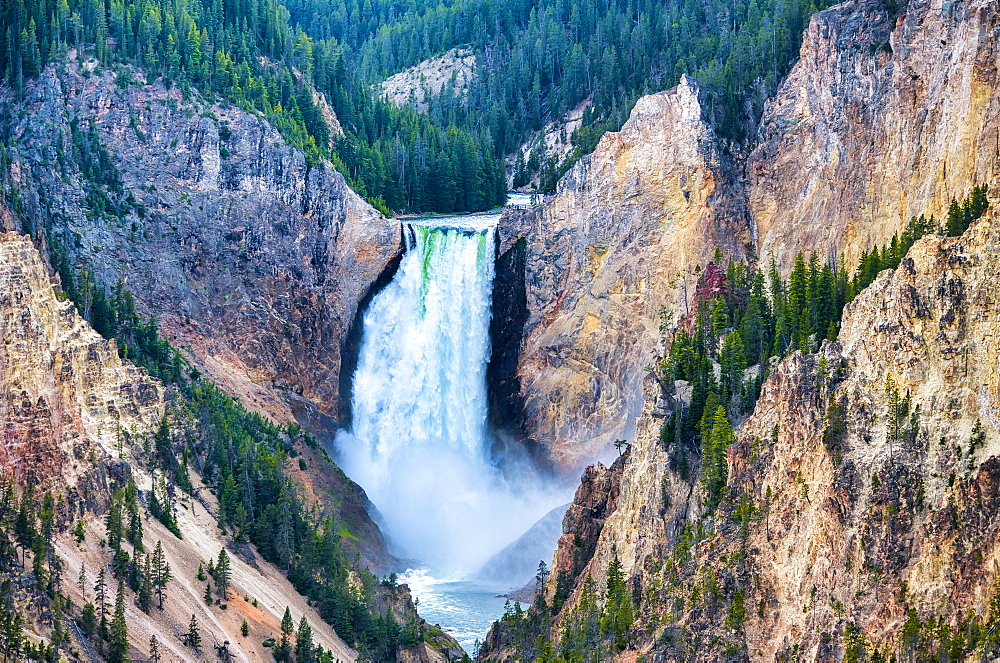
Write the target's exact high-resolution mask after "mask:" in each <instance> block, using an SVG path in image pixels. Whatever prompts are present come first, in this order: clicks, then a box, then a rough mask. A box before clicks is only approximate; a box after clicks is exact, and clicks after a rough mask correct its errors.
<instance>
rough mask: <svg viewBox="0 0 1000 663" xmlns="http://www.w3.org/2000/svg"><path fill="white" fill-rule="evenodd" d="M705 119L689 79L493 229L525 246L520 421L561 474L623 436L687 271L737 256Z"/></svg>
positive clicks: (734, 188) (726, 183)
mask: <svg viewBox="0 0 1000 663" xmlns="http://www.w3.org/2000/svg"><path fill="white" fill-rule="evenodd" d="M701 115H702V109H701V103H700V101H699V89H698V86H697V85H696V84H695V83H694V82H693V81H692V80H691V79H688V78H685V79H684V80H683V81H682V83H681V84H680V85H679V86H677V87H676V88H674V89H673V90H670V91H667V92H662V93H659V94H655V95H651V96H648V97H643V98H642V99H640V100H639V102H638V103H637V104H636V106H635V108H634V109H633V111H632V115H631V117H630V118H629V120H628V122H626V123H625V125H624V126H623V127H622V130H621V131H619V132H617V133H609V134H607V135H605V136H604V137H603V138H602V139H601V142H600V144H599V145H598V146H597V149H596V150H595V151H594V153H593V154H591V155H590V156H588V157H585V158H584V159H582V160H581V161H580V162H579V163H578V164H577V165H576V166H574V167H573V168H572V169H571V170H570V171H569V172H568V173H567V174H566V176H565V177H563V179H562V180H561V181H560V183H559V186H558V188H557V190H556V193H555V194H554V195H553V196H552V197H551V198H549V199H548V200H547V201H546V202H545V205H544V207H542V208H540V209H537V210H535V211H533V212H528V213H525V212H520V211H519V212H514V213H508V214H506V215H505V216H504V217H503V218H502V219H501V221H500V227H499V235H500V251H501V254H502V255H503V254H504V253H505V252H506V251H508V250H510V249H512V248H515V249H516V240H517V239H519V238H524V239H525V240H526V247H525V249H524V250H525V259H524V281H525V285H526V288H525V289H526V308H527V313H528V317H527V320H526V322H525V325H524V333H523V338H522V342H521V349H520V358H521V359H520V363H519V366H518V372H517V378H518V379H519V384H520V393H521V396H522V402H523V413H524V420H525V427H526V429H527V431H528V434H529V436H531V437H533V438H535V439H536V440H539V441H543V443H544V444H545V445H546V447H547V449H548V452H549V456H550V457H551V459H552V460H553V461H554V463H555V464H556V465H557V466H559V467H561V468H563V469H577V468H578V467H580V465H581V463H583V462H584V461H586V460H587V459H592V458H594V457H595V455H596V454H598V453H602V452H606V450H607V449H608V448H609V447H610V444H611V442H612V441H614V440H615V439H616V438H620V437H625V436H626V435H627V434H628V433H627V429H628V428H629V424H630V422H632V421H634V419H635V416H636V415H637V414H638V411H639V407H640V404H641V383H642V374H643V367H644V366H646V365H648V364H649V363H651V360H652V357H653V353H654V351H655V350H656V349H657V346H658V344H659V342H660V339H661V332H660V324H661V322H662V315H663V312H664V310H665V309H666V310H667V311H668V312H669V311H671V310H672V311H674V312H677V311H678V307H679V306H683V304H682V303H681V302H682V301H683V296H682V293H683V291H684V288H685V287H686V286H687V287H690V286H693V284H694V279H693V278H692V277H691V275H690V272H691V270H692V269H693V268H694V266H695V265H701V264H704V263H706V262H708V261H709V260H710V259H711V257H712V255H713V253H714V251H715V249H716V248H717V247H718V248H721V249H723V250H724V251H725V252H726V254H728V255H732V256H735V257H738V258H743V257H744V256H745V254H744V251H745V245H746V243H747V242H749V241H750V235H749V233H748V232H747V227H748V226H747V223H746V220H745V219H744V218H743V217H742V215H741V214H742V213H741V211H740V209H739V207H738V206H736V205H735V204H733V201H734V200H737V199H739V196H740V195H741V194H740V189H739V185H738V183H737V182H736V181H734V180H733V179H732V178H731V177H730V175H729V173H731V172H732V168H731V167H729V166H727V165H726V157H725V156H724V155H723V153H722V152H721V150H720V149H719V146H718V143H717V140H716V138H715V136H714V134H713V133H712V131H711V129H709V128H708V127H707V126H706V125H705V124H704V122H703V121H702V119H701ZM502 259H503V258H501V260H502ZM685 277H686V278H685ZM512 347H513V346H512Z"/></svg>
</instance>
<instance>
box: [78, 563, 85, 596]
mask: <svg viewBox="0 0 1000 663" xmlns="http://www.w3.org/2000/svg"><path fill="white" fill-rule="evenodd" d="M76 584H77V586H79V588H80V594H82V595H83V600H84V601H86V600H87V565H86V564H81V565H80V575H79V576H78V577H77V579H76Z"/></svg>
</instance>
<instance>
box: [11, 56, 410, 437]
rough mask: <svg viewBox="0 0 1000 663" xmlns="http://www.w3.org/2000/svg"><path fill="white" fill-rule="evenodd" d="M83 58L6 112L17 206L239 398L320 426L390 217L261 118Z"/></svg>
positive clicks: (388, 238)
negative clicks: (12, 114) (121, 285)
mask: <svg viewBox="0 0 1000 663" xmlns="http://www.w3.org/2000/svg"><path fill="white" fill-rule="evenodd" d="M92 67H93V62H80V61H79V60H77V59H76V58H75V57H73V54H72V52H71V57H70V58H69V59H68V61H67V62H65V63H63V64H59V65H53V66H50V67H49V68H47V69H46V70H45V72H43V74H42V75H41V77H40V78H39V80H38V81H37V82H36V83H34V84H32V85H30V86H29V87H28V90H27V93H26V98H25V100H24V101H23V102H22V103H21V104H20V105H19V106H18V107H17V111H16V112H17V113H18V115H17V118H18V119H15V121H14V122H13V126H12V128H11V132H12V138H11V147H10V148H9V154H10V157H11V175H12V179H13V183H14V185H15V186H16V187H17V189H18V190H19V193H20V198H21V206H20V207H21V211H22V212H23V213H24V214H25V215H26V216H27V217H28V218H29V219H30V220H31V224H32V226H33V227H34V228H42V227H46V228H50V229H51V232H52V233H53V234H54V235H55V236H57V237H60V238H62V241H63V244H64V245H65V249H66V251H67V253H68V254H69V256H70V258H71V259H72V260H73V261H74V264H75V265H79V266H81V267H84V268H86V269H87V270H88V271H90V272H92V273H94V274H95V275H96V276H97V280H98V281H99V282H102V283H103V284H105V285H106V286H108V287H111V286H113V285H114V284H115V283H116V282H117V281H118V280H119V279H122V280H124V281H125V283H126V284H127V286H128V287H129V288H130V289H131V290H132V292H133V293H134V294H135V296H136V298H137V300H138V303H139V306H140V308H141V310H142V312H143V313H145V314H148V315H155V316H156V317H157V319H158V320H159V322H160V324H161V326H162V328H163V329H164V330H165V331H166V332H167V334H168V336H169V337H170V338H171V339H172V340H173V341H174V343H175V344H176V345H177V346H179V347H181V348H182V349H183V350H185V351H186V353H187V354H188V356H189V357H190V358H191V360H192V361H193V362H194V364H195V365H196V366H198V367H199V368H200V369H202V370H203V371H204V372H206V373H207V374H209V375H210V376H211V377H212V379H213V380H214V381H216V382H217V383H218V384H220V386H222V387H223V388H225V389H226V390H227V391H229V392H230V393H231V394H233V395H235V396H237V397H239V398H240V399H241V400H242V401H243V402H244V403H246V404H247V405H248V406H249V407H252V408H255V409H257V410H259V411H263V412H266V413H267V414H269V415H271V416H272V417H274V418H276V419H278V420H289V419H291V418H293V417H295V418H297V419H298V420H299V421H300V422H302V423H306V424H309V425H311V426H312V427H313V428H314V429H317V430H320V431H323V430H330V429H332V428H333V427H334V426H335V425H336V423H337V422H338V421H339V420H340V417H341V415H342V412H341V398H340V397H341V394H340V379H339V378H340V368H341V365H342V362H343V357H342V347H343V345H344V341H345V338H346V336H347V333H348V329H349V328H350V326H351V324H352V322H353V320H354V317H355V313H356V311H357V307H358V303H359V302H360V301H361V299H362V298H363V297H364V296H365V294H366V293H367V292H368V290H369V288H370V287H371V285H372V283H374V282H375V280H376V279H377V278H378V276H379V274H380V273H382V271H383V270H384V269H385V268H386V266H387V264H388V263H389V262H390V261H391V259H392V258H393V256H395V255H396V254H397V252H398V250H399V246H400V230H399V226H398V223H396V222H395V221H393V220H391V219H386V218H384V217H382V216H381V215H380V214H378V213H377V212H376V211H375V210H374V209H372V208H371V207H370V206H369V205H368V204H367V203H365V202H364V201H363V200H361V199H360V198H359V197H358V196H357V195H356V194H355V193H354V192H353V191H351V189H350V188H349V187H348V186H347V184H346V182H345V181H344V179H343V177H341V176H340V175H339V174H338V173H336V172H335V171H334V170H333V169H332V168H330V167H329V166H328V165H327V166H326V167H323V166H310V165H309V164H308V163H307V162H306V159H305V157H304V156H303V155H302V154H301V153H299V152H297V151H296V150H294V149H292V148H291V147H289V146H287V145H286V144H285V143H284V141H283V140H282V139H281V137H280V136H279V134H278V132H277V131H276V130H275V129H274V128H273V127H272V126H270V125H269V124H268V123H267V122H266V121H264V120H263V119H261V118H259V117H256V116H254V115H251V114H248V113H245V112H243V111H242V110H240V109H238V108H236V107H232V106H222V105H219V104H214V103H212V102H209V101H206V100H204V99H201V98H200V97H198V96H197V93H196V92H193V91H192V92H190V93H189V94H188V96H187V98H185V97H184V95H182V93H181V91H180V90H178V89H176V88H172V89H169V90H168V89H166V88H165V87H164V86H163V85H162V83H159V82H158V83H154V84H146V83H144V82H143V80H142V77H141V73H139V72H133V71H130V70H126V69H122V70H120V71H119V72H118V73H115V72H112V71H107V70H104V71H102V72H100V73H90V69H92ZM102 150H103V151H104V152H105V156H104V159H103V161H101V158H102V157H101V151H102ZM95 160H96V161H98V162H99V165H100V168H99V169H97V170H95V169H94V168H93V167H88V165H89V164H91V163H92V162H93V161H95ZM97 172H100V173H101V174H100V175H99V176H98V175H95V173H97Z"/></svg>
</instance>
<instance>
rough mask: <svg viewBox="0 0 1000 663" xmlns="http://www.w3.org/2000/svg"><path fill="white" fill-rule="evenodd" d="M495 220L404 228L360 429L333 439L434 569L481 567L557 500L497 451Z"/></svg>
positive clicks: (363, 355) (357, 422) (405, 551)
mask: <svg viewBox="0 0 1000 663" xmlns="http://www.w3.org/2000/svg"><path fill="white" fill-rule="evenodd" d="M497 219H498V215H481V216H472V217H450V218H446V219H424V220H421V221H420V222H419V223H411V224H408V226H407V227H406V233H405V234H406V237H407V247H406V253H405V255H404V256H403V259H402V262H401V263H400V266H399V270H398V271H397V273H396V275H395V277H394V278H393V280H392V282H391V283H390V284H389V285H387V286H386V287H385V288H384V289H383V290H382V291H381V292H380V293H378V294H377V295H376V296H375V298H374V299H373V300H372V302H371V305H370V306H369V308H368V310H367V311H366V312H365V313H364V319H363V332H362V341H361V348H360V356H359V357H358V364H357V369H356V372H355V374H354V380H353V393H352V411H353V427H352V430H351V433H350V434H341V435H340V436H338V439H337V446H338V454H339V456H340V460H341V462H342V464H343V466H344V470H345V471H346V472H347V474H348V476H350V477H351V478H352V479H354V480H355V481H357V482H358V483H359V484H361V486H362V487H364V489H365V490H366V491H367V492H368V495H369V497H370V498H371V500H372V501H373V502H374V504H375V505H376V506H377V507H378V509H379V511H380V512H381V513H382V515H383V516H384V518H385V523H384V525H385V529H386V530H387V533H388V535H389V537H390V538H391V540H392V542H393V543H394V544H395V545H396V546H397V547H398V549H399V550H398V553H400V554H402V555H405V556H407V557H411V558H415V559H417V560H420V561H421V562H423V563H424V564H427V565H429V566H430V567H431V568H432V569H433V570H434V572H435V573H438V574H441V573H444V574H451V575H454V576H461V575H463V574H467V573H469V572H470V571H473V570H475V569H477V568H478V566H479V565H480V564H482V563H483V562H484V561H485V560H486V559H487V558H488V557H489V556H490V555H491V554H493V553H495V552H496V551H497V550H499V549H500V548H502V547H503V546H504V545H506V544H507V543H509V542H510V541H511V540H512V539H513V538H514V537H516V536H518V535H519V534H521V533H522V532H523V531H524V530H526V529H527V528H528V527H530V526H531V524H532V523H533V522H534V521H535V520H537V519H538V518H539V517H541V516H542V515H544V514H545V513H546V511H548V509H550V508H551V507H552V506H553V505H554V504H555V503H557V502H558V498H552V497H551V496H548V495H546V494H545V493H546V492H547V491H545V490H544V489H543V488H542V487H541V485H540V484H539V482H538V477H537V476H536V475H535V473H534V471H533V469H532V468H531V467H530V464H527V463H524V464H523V466H521V467H518V466H516V462H515V466H513V467H511V466H507V467H505V470H506V471H504V472H501V470H500V469H499V468H498V462H499V460H501V459H495V458H492V457H491V453H490V449H491V441H490V437H489V434H488V430H487V409H488V401H487V391H486V365H487V362H488V361H489V356H490V342H489V324H490V310H491V293H492V286H493V273H494V268H493V265H494V228H495V224H496V221H497Z"/></svg>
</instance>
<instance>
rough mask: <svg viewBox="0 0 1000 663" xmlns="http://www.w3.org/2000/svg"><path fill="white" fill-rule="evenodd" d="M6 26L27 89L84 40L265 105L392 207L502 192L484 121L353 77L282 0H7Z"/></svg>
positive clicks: (12, 77) (481, 199)
mask: <svg viewBox="0 0 1000 663" xmlns="http://www.w3.org/2000/svg"><path fill="white" fill-rule="evenodd" d="M0 29H2V34H3V35H4V39H5V41H4V43H3V46H2V47H0V71H2V72H3V76H4V80H5V81H6V82H7V83H8V84H9V85H10V86H11V87H12V88H14V89H15V90H16V91H18V92H22V93H23V91H24V89H25V84H26V81H28V80H30V79H31V78H34V77H36V76H38V75H39V74H40V73H41V71H42V69H43V67H44V66H45V65H46V64H47V63H49V62H52V61H54V60H58V59H59V58H61V57H62V56H63V54H64V53H66V52H67V50H68V49H70V48H75V49H77V50H78V51H79V50H83V51H84V52H86V53H88V54H90V53H92V54H93V55H94V56H95V57H96V58H97V59H98V60H99V61H100V62H101V63H102V64H103V65H106V66H109V65H111V64H112V63H127V64H130V65H134V66H136V67H140V68H142V69H143V70H144V71H145V72H146V73H147V75H148V76H149V77H150V78H158V77H162V79H163V81H164V82H165V83H166V84H168V85H177V86H179V87H181V88H182V89H185V90H187V89H189V88H195V89H197V90H198V91H199V92H201V93H202V94H205V95H215V96H217V97H218V98H219V99H221V100H223V101H225V102H227V103H232V104H236V105H238V106H240V107H242V108H243V109H245V110H248V111H256V112H259V113H262V114H263V115H264V116H266V117H267V118H268V119H269V120H270V121H271V122H272V123H273V124H274V125H275V126H276V127H277V128H278V129H279V130H280V131H281V133H282V135H283V136H284V137H285V139H286V140H287V141H288V142H289V143H290V144H292V145H294V146H295V147H297V148H299V149H301V150H302V151H303V152H305V154H306V156H307V158H308V160H309V162H310V163H311V164H313V165H316V164H318V163H320V160H321V159H322V158H324V157H326V158H329V159H330V160H331V161H332V162H333V164H334V165H335V166H336V167H337V168H338V170H340V171H341V172H343V173H344V174H345V175H346V176H347V177H348V178H349V180H350V181H351V183H352V185H353V186H354V187H355V188H356V189H357V190H358V192H359V193H361V194H362V195H364V196H367V197H368V198H369V199H370V200H371V201H372V202H373V203H374V204H376V206H378V207H380V208H381V209H383V211H388V208H391V209H396V210H433V211H439V212H452V211H459V212H465V211H473V210H480V209H487V208H490V207H494V206H496V205H498V204H501V203H502V202H503V199H504V196H505V193H506V188H505V187H506V184H505V179H504V172H503V164H502V160H500V159H499V158H496V157H495V156H494V155H495V153H496V150H495V149H494V148H493V146H492V144H491V143H490V138H489V136H488V135H487V134H486V133H485V132H483V131H479V132H472V131H468V130H466V129H463V128H459V127H457V126H456V125H454V124H448V123H434V122H432V121H431V120H430V119H429V118H428V117H427V116H425V115H421V114H418V113H416V112H415V111H413V110H412V109H410V108H408V107H407V108H395V107H394V106H392V105H390V104H388V103H386V102H384V101H380V100H378V99H376V98H375V97H374V96H373V94H372V92H371V91H370V90H369V89H368V88H367V87H366V86H364V85H362V84H360V83H358V82H357V81H353V80H349V79H348V78H347V76H346V71H347V69H346V66H345V54H344V52H343V49H342V48H340V47H339V46H338V44H337V43H336V42H335V41H316V42H314V41H313V40H312V39H311V38H310V37H309V36H308V35H307V34H305V33H304V32H302V31H301V30H294V29H293V28H292V27H291V26H290V24H289V12H288V10H287V9H286V8H285V7H284V6H283V5H281V4H280V3H279V2H277V1H276V0H263V1H262V2H223V1H222V0H204V1H202V0H180V1H175V0H170V1H167V0H139V1H134V0H128V1H123V0H110V1H109V2H104V1H102V0H72V1H69V0H37V1H36V0H27V1H26V0H16V1H14V2H7V3H4V4H3V6H2V8H0ZM122 82H123V84H124V83H127V82H128V81H126V80H123V81H122ZM314 90H319V91H321V92H325V93H327V96H328V97H329V98H330V99H331V100H332V102H333V105H334V107H335V109H336V110H337V112H338V113H342V114H343V116H344V119H345V121H346V126H347V127H348V133H347V134H346V135H345V136H342V137H334V136H331V127H329V126H328V124H327V122H326V121H325V120H324V118H323V114H322V111H321V108H320V106H319V105H318V103H319V102H318V99H317V98H316V97H314V95H313V91H314Z"/></svg>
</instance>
